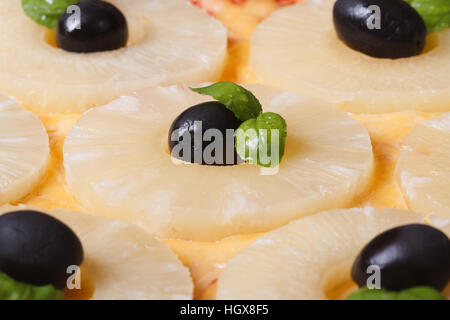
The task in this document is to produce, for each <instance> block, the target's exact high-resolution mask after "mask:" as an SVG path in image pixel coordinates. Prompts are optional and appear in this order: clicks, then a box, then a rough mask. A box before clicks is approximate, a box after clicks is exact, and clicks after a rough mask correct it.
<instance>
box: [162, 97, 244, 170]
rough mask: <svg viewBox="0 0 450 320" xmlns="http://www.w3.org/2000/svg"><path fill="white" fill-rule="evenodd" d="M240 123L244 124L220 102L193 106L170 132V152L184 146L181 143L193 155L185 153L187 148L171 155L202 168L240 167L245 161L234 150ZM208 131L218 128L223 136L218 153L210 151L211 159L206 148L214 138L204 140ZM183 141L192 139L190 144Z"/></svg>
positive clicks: (176, 120) (181, 115)
mask: <svg viewBox="0 0 450 320" xmlns="http://www.w3.org/2000/svg"><path fill="white" fill-rule="evenodd" d="M241 123H242V121H240V120H239V119H238V118H236V116H235V115H234V113H233V112H232V111H231V110H229V109H227V107H226V106H225V105H224V104H222V103H220V102H218V101H210V102H204V103H201V104H198V105H195V106H192V107H190V108H188V109H186V110H185V111H183V112H182V113H181V114H180V115H179V116H178V117H177V118H176V119H175V120H174V121H173V123H172V126H171V127H170V130H169V139H168V140H169V150H170V151H171V152H172V151H174V148H175V147H177V146H179V147H181V146H182V145H181V144H182V143H185V144H186V145H187V147H189V149H190V152H189V153H190V154H188V153H187V152H183V150H185V151H187V149H188V148H186V147H185V148H184V149H181V148H180V151H179V152H178V150H175V151H177V152H175V151H174V152H172V156H174V157H176V158H179V159H181V160H183V161H186V162H191V163H197V164H203V165H234V164H237V163H239V162H242V160H240V158H239V156H238V155H237V153H236V149H235V148H234V136H235V131H236V129H237V128H239V126H240V125H241ZM209 129H215V130H216V132H217V133H218V134H220V135H221V139H222V140H221V143H220V146H219V148H218V150H213V152H211V159H206V158H205V156H208V155H209V153H208V154H205V153H204V151H205V148H207V146H208V145H210V144H211V143H213V142H214V141H215V138H212V139H211V141H207V139H204V135H205V133H206V132H207V131H208V130H209ZM227 129H228V130H229V132H228V133H227ZM230 130H233V132H232V131H230ZM230 134H231V135H230ZM227 138H228V139H227ZM184 139H190V143H187V141H185V140H184ZM186 145H185V146H186ZM216 151H217V152H216Z"/></svg>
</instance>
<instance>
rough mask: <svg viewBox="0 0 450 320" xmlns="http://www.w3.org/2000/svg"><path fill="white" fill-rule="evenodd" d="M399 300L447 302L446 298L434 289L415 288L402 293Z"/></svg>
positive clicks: (399, 294)
mask: <svg viewBox="0 0 450 320" xmlns="http://www.w3.org/2000/svg"><path fill="white" fill-rule="evenodd" d="M397 300H445V298H444V296H443V295H442V294H441V293H440V292H439V291H437V290H436V289H434V288H430V287H414V288H410V289H406V290H403V291H400V292H399V293H398V298H397Z"/></svg>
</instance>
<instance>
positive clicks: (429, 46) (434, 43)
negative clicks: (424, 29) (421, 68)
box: [421, 32, 439, 55]
mask: <svg viewBox="0 0 450 320" xmlns="http://www.w3.org/2000/svg"><path fill="white" fill-rule="evenodd" d="M438 46H439V39H438V36H437V33H436V32H434V33H432V34H430V35H428V36H427V41H426V43H425V48H424V49H423V51H422V53H421V55H422V54H425V53H428V52H430V51H432V50H433V49H435V48H437V47H438Z"/></svg>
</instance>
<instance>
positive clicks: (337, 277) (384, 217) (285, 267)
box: [216, 207, 450, 300]
mask: <svg viewBox="0 0 450 320" xmlns="http://www.w3.org/2000/svg"><path fill="white" fill-rule="evenodd" d="M424 218H425V216H424V215H422V214H418V213H414V212H411V211H406V210H397V209H385V210H384V211H382V212H379V211H378V210H377V209H374V208H371V207H367V208H356V209H340V210H332V211H328V212H322V213H319V214H316V215H314V216H311V217H306V218H303V219H299V220H296V221H294V222H292V223H290V224H288V225H286V226H284V227H281V228H279V229H277V230H274V231H272V232H270V233H268V234H266V235H264V236H263V237H261V238H259V239H258V240H256V241H255V242H254V243H253V244H252V245H251V246H250V247H248V248H247V249H244V250H243V251H241V252H240V253H238V254H237V255H236V256H235V257H234V258H232V259H231V260H229V261H228V262H227V265H226V266H225V268H224V269H223V271H222V273H221V275H220V276H219V279H218V284H217V291H216V297H217V299H256V300H260V299H274V300H277V299H280V300H283V299H288V300H291V299H300V300H303V299H305V300H309V299H314V300H315V299H327V298H331V296H332V295H331V294H332V293H333V294H335V293H334V292H335V291H336V289H339V288H342V286H343V285H344V287H345V284H348V283H350V282H351V278H350V269H351V266H352V264H353V261H354V259H355V258H356V256H357V254H358V253H359V251H360V250H361V249H362V247H363V246H364V245H365V244H366V243H368V242H369V241H370V240H371V239H373V238H374V237H375V236H376V235H378V234H380V233H381V232H383V231H385V230H387V229H391V228H394V227H396V226H399V225H404V224H410V223H424V221H425V219H424ZM445 224H447V226H449V225H450V220H447V221H446V222H444V221H440V223H439V224H437V223H436V224H435V225H434V226H435V227H440V226H444V225H445ZM444 232H447V234H449V230H448V229H447V230H445V231H444ZM354 288H355V286H352V285H351V284H350V285H349V286H347V288H346V289H347V290H343V292H340V293H341V294H338V295H336V296H334V298H344V297H345V296H346V294H348V293H349V291H350V290H352V289H354ZM447 298H450V292H449V293H448V295H447Z"/></svg>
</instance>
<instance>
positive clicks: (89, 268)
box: [0, 205, 193, 300]
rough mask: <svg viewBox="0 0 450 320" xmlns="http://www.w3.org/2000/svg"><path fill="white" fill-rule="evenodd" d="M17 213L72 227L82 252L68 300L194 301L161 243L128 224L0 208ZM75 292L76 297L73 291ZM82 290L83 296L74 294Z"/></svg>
mask: <svg viewBox="0 0 450 320" xmlns="http://www.w3.org/2000/svg"><path fill="white" fill-rule="evenodd" d="M18 210H38V211H40V212H44V213H48V214H50V215H51V216H54V217H55V218H57V219H59V220H60V221H62V222H63V223H65V224H66V225H67V226H68V227H70V228H71V229H72V230H73V231H74V232H75V233H76V234H77V236H78V237H79V239H80V241H81V243H82V245H83V250H84V261H83V263H82V265H81V271H80V272H81V279H82V282H81V286H80V289H72V290H69V289H66V291H65V292H66V294H67V296H68V298H70V297H71V296H76V295H82V298H89V299H93V300H108V299H122V300H141V299H143V300H149V299H151V300H172V299H183V300H184V299H192V294H193V283H192V279H191V276H190V273H189V270H188V269H187V268H186V267H184V266H183V264H182V263H181V262H180V261H179V260H178V258H177V256H176V255H175V254H174V253H173V252H172V251H171V250H170V249H169V247H168V246H167V245H165V244H164V243H162V242H160V241H158V240H156V239H154V238H153V237H152V236H150V235H149V234H148V233H147V232H145V231H143V230H142V229H141V228H139V227H137V226H135V225H132V224H129V223H127V222H123V221H119V220H112V219H107V218H104V217H100V216H97V215H90V214H84V213H79V212H75V211H69V210H65V209H54V210H50V211H43V210H42V209H39V208H35V207H27V206H17V207H13V206H9V205H8V206H3V207H0V215H1V214H4V213H7V212H14V211H18ZM72 291H75V292H72ZM76 291H81V292H82V293H76Z"/></svg>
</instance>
